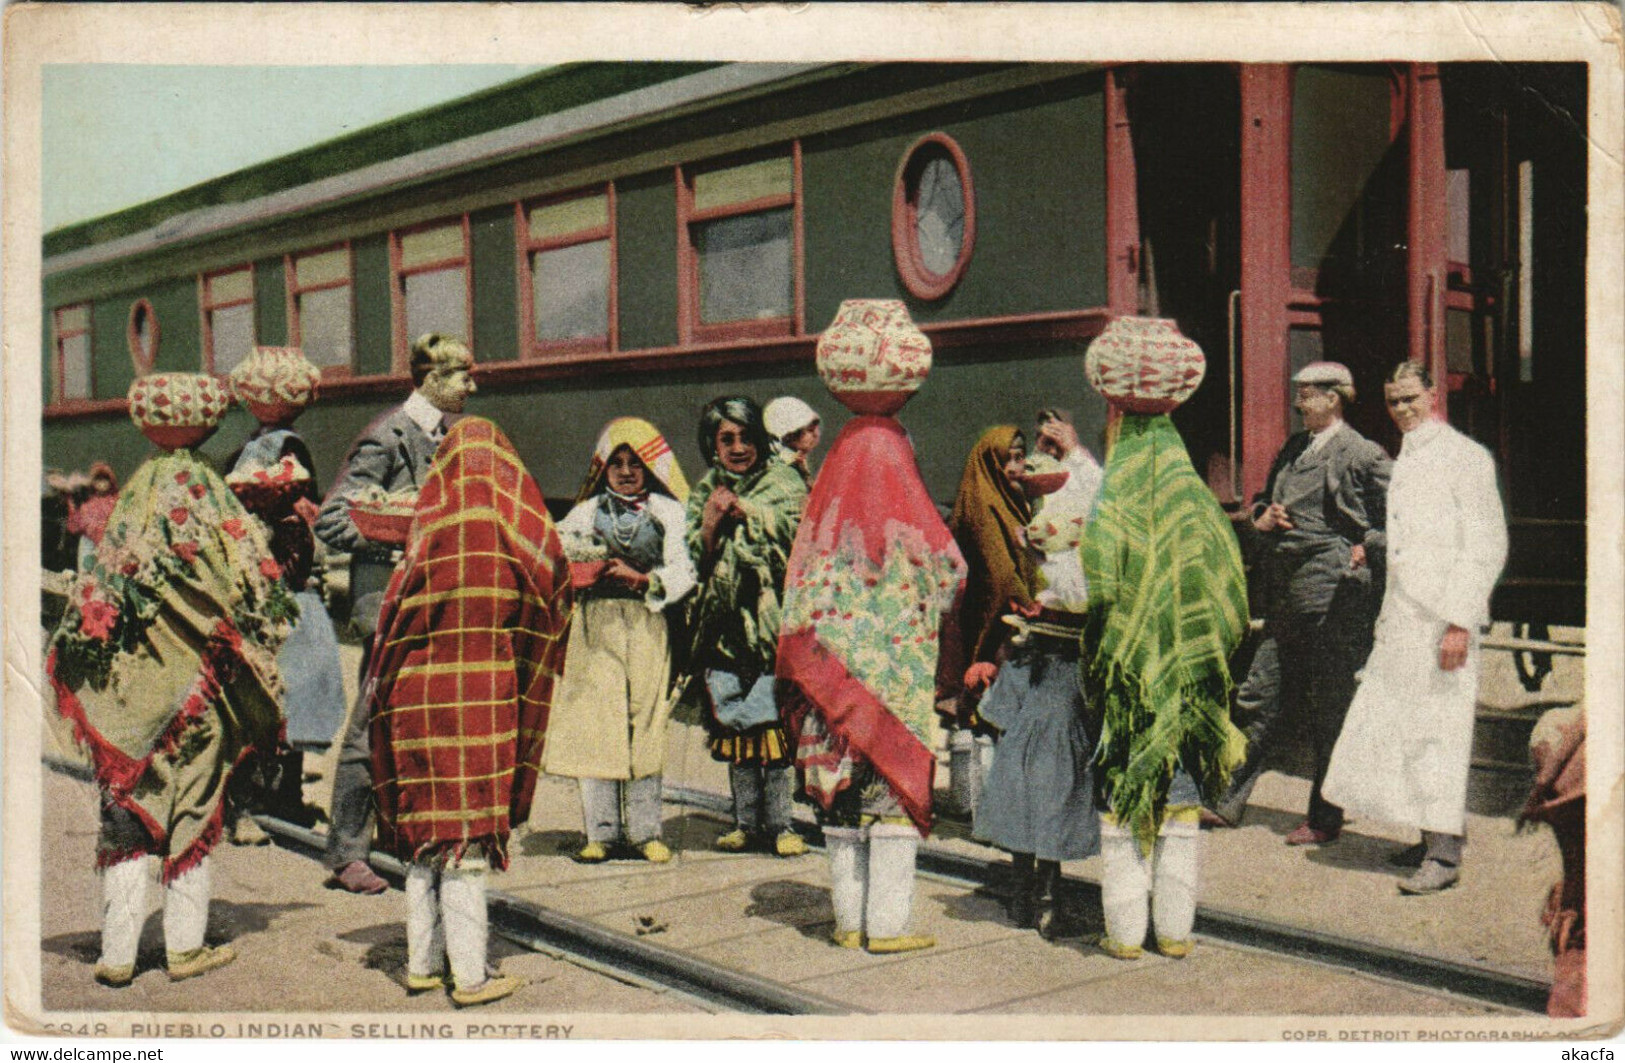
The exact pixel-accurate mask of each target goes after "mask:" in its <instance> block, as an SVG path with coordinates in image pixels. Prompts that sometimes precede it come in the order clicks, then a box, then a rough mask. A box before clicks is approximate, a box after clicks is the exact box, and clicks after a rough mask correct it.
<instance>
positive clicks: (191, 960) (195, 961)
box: [168, 945, 237, 982]
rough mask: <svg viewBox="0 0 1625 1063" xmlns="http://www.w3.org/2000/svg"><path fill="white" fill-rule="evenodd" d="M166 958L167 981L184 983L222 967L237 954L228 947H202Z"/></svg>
mask: <svg viewBox="0 0 1625 1063" xmlns="http://www.w3.org/2000/svg"><path fill="white" fill-rule="evenodd" d="M168 958H169V980H170V981H171V982H184V981H185V980H186V979H188V978H196V977H197V976H198V975H200V974H207V973H208V972H210V971H212V970H215V969H216V968H219V967H224V966H225V965H226V964H228V963H230V962H231V961H233V960H235V959H236V958H237V953H236V952H235V951H234V950H233V949H232V947H231V946H230V945H213V946H210V945H203V946H200V947H198V948H195V949H193V950H191V951H190V952H171V953H170V954H169V957H168Z"/></svg>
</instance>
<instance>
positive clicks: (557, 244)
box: [513, 181, 621, 359]
mask: <svg viewBox="0 0 1625 1063" xmlns="http://www.w3.org/2000/svg"><path fill="white" fill-rule="evenodd" d="M600 195H601V196H603V197H604V200H605V206H606V208H607V210H608V215H609V217H608V221H607V222H606V223H605V224H603V225H599V226H595V227H593V228H590V229H581V230H578V231H576V232H573V233H569V234H566V235H564V236H549V237H542V238H540V239H533V238H532V237H531V235H530V212H531V211H532V210H535V209H536V208H538V207H550V206H553V205H555V204H558V203H568V202H570V201H571V200H573V199H587V198H589V197H592V196H600ZM513 210H514V237H515V245H516V248H517V254H516V259H515V261H516V264H517V267H518V272H517V278H518V285H519V337H520V339H519V357H520V358H521V359H539V358H547V357H548V356H550V355H560V354H578V353H590V352H599V351H615V350H619V349H620V343H621V328H620V252H621V248H620V240H619V237H618V236H617V233H616V227H615V183H614V182H613V181H606V182H604V184H603V186H602V187H593V188H583V189H576V190H574V191H571V192H563V193H560V194H557V195H551V196H540V197H537V198H535V199H528V200H521V201H520V202H518V203H515V204H514V205H513ZM599 240H608V241H609V320H608V322H607V325H606V328H607V330H608V331H607V332H606V333H605V334H603V335H600V336H583V337H580V338H577V339H567V340H539V339H537V338H536V288H535V284H534V281H533V278H532V277H531V255H533V254H536V253H537V252H539V251H556V250H558V249H559V248H563V247H574V246H576V245H577V244H590V243H594V242H596V241H599Z"/></svg>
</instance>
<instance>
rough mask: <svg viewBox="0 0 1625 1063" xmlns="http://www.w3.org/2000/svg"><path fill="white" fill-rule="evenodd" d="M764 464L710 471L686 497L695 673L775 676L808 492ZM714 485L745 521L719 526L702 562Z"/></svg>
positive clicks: (786, 471) (789, 473)
mask: <svg viewBox="0 0 1625 1063" xmlns="http://www.w3.org/2000/svg"><path fill="white" fill-rule="evenodd" d="M761 457H762V460H761V463H760V464H758V465H757V467H756V468H754V469H752V470H751V471H750V472H747V473H743V474H740V473H732V472H729V471H728V470H726V469H724V468H721V467H720V466H716V467H713V468H712V469H711V470H710V471H709V472H707V473H706V474H705V476H704V477H703V478H701V480H700V482H699V483H698V484H695V485H694V492H693V493H692V494H691V495H689V496H688V553H689V557H691V558H692V559H693V560H694V566H695V568H696V569H697V570H698V572H699V574H700V586H699V591H698V593H697V594H696V595H695V598H694V605H693V617H692V623H693V632H694V638H693V647H694V650H693V664H694V666H695V667H697V668H719V669H722V670H724V671H731V672H737V673H740V674H750V675H765V674H769V673H771V672H772V671H773V663H774V658H775V653H776V650H777V648H778V641H779V611H780V597H781V595H782V594H783V588H784V572H785V568H786V567H787V566H788V565H789V563H790V546H791V544H792V543H793V542H794V540H795V535H796V527H797V526H798V525H799V524H800V523H801V507H802V506H803V505H805V504H806V501H807V485H806V483H804V482H803V481H802V479H801V476H800V474H799V473H797V472H796V471H795V470H794V469H792V468H790V466H788V465H786V464H784V463H783V462H782V461H774V460H773V459H772V456H771V455H768V454H763V455H762V456H761ZM719 486H725V487H728V488H730V489H731V490H732V491H733V492H734V493H735V494H736V495H738V496H739V500H740V503H741V504H742V506H743V507H744V509H745V511H746V512H747V514H748V516H747V517H746V518H745V519H744V520H729V521H724V523H723V524H722V526H721V527H720V528H719V529H718V530H717V537H716V553H715V555H714V556H713V557H712V558H711V559H710V562H709V563H707V560H706V558H705V557H704V538H703V533H702V528H701V525H702V522H703V520H704V515H705V501H706V499H708V498H710V497H711V492H712V491H715V490H716V489H717V488H718V487H719Z"/></svg>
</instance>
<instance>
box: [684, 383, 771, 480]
mask: <svg viewBox="0 0 1625 1063" xmlns="http://www.w3.org/2000/svg"><path fill="white" fill-rule="evenodd" d="M723 421H732V422H733V423H734V424H736V425H739V426H740V427H741V428H743V429H744V430H745V440H746V442H748V443H750V444H751V445H752V446H754V447H755V448H756V464H757V465H761V464H762V463H763V462H764V461H766V460H767V459H768V457H769V455H771V454H772V453H773V441H772V440H771V439H769V438H768V435H767V426H766V425H765V424H763V423H762V408H761V407H760V406H758V405H756V400H755V399H751V398H747V397H745V396H744V395H734V396H730V397H726V398H720V399H712V400H711V401H710V402H708V403H706V404H705V409H703V410H701V411H700V430H699V435H698V439H699V444H700V453H701V454H703V455H704V456H705V460H706V463H707V464H709V465H716V464H717V432H718V431H720V430H721V428H722V422H723Z"/></svg>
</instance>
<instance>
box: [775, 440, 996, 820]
mask: <svg viewBox="0 0 1625 1063" xmlns="http://www.w3.org/2000/svg"><path fill="white" fill-rule="evenodd" d="M964 580H965V562H964V560H963V559H962V558H961V556H960V553H959V549H958V548H957V547H956V546H955V545H954V540H953V536H952V535H951V534H950V533H949V531H948V529H947V527H945V526H944V525H943V523H942V518H941V517H939V516H938V515H937V509H936V506H935V505H933V504H932V501H931V496H930V494H929V493H928V492H927V491H926V489H925V484H924V482H923V481H922V480H921V478H920V470H919V467H918V465H916V464H915V460H914V451H913V448H912V447H911V446H910V445H909V442H908V437H907V435H906V433H904V431H903V426H902V425H900V424H898V423H897V422H896V421H895V420H893V419H892V418H890V417H869V416H860V417H855V418H853V419H852V420H851V421H849V422H848V423H847V425H846V427H845V428H843V429H842V430H841V434H840V436H839V437H838V438H837V439H836V440H835V445H834V446H833V447H832V448H831V450H830V454H829V459H828V460H827V461H826V462H825V463H824V468H823V471H822V472H821V473H820V474H819V477H818V482H817V484H816V485H815V486H814V487H813V492H812V497H811V498H809V499H808V501H807V511H806V514H805V515H804V516H803V517H802V520H801V530H800V532H799V533H798V534H797V535H796V541H795V549H794V550H793V551H792V552H791V555H790V567H789V573H788V576H787V578H786V583H785V592H784V624H783V634H782V636H781V637H780V640H779V662H778V674H779V676H780V677H781V678H783V679H788V680H790V681H792V682H794V683H795V684H796V685H797V686H798V687H799V688H800V690H801V693H802V696H803V698H805V700H806V701H807V702H808V703H809V704H810V705H811V707H812V711H813V712H815V713H817V714H818V717H819V719H820V720H821V721H822V722H823V724H824V728H825V730H827V731H828V732H829V734H830V735H831V736H832V738H833V742H831V743H830V748H829V749H828V750H826V751H821V755H823V756H825V757H826V758H830V759H833V761H834V762H835V763H834V764H832V765H825V766H824V767H826V768H830V769H833V771H834V773H835V774H836V775H837V780H836V781H835V782H833V783H832V784H831V785H828V786H816V785H814V779H813V776H814V775H815V774H816V771H815V770H814V769H817V768H818V767H819V765H816V764H815V765H812V766H811V767H809V785H808V791H809V793H814V794H815V795H816V796H817V797H818V798H819V799H820V800H821V801H823V802H824V805H825V807H826V808H827V807H829V804H830V803H831V802H833V800H834V798H835V795H836V794H837V793H838V792H839V791H840V790H841V788H842V787H843V785H844V783H845V779H844V778H843V777H841V773H840V771H839V763H840V761H841V760H842V759H843V758H842V754H843V753H844V752H845V751H846V750H848V749H849V750H851V751H852V752H855V753H857V754H858V755H860V756H861V757H862V758H863V759H864V760H866V761H867V762H868V763H870V764H871V765H873V766H874V768H875V770H876V771H877V772H879V773H880V775H881V777H882V778H884V779H885V780H886V782H887V783H888V784H889V785H890V786H891V789H892V791H893V792H894V793H895V794H896V795H897V798H898V801H899V803H900V804H901V805H902V806H903V808H904V810H905V811H906V812H907V813H908V815H909V818H910V819H912V820H913V821H914V823H915V825H916V826H917V827H919V829H920V831H921V833H924V832H926V831H927V830H929V829H930V826H931V785H932V776H933V773H934V771H935V769H936V757H935V756H934V755H933V754H932V752H931V745H930V741H931V740H930V733H931V718H932V715H933V703H934V697H933V695H934V690H935V687H934V678H935V675H936V670H937V647H938V641H937V635H938V628H939V626H940V624H941V621H942V616H943V614H944V613H946V612H947V611H949V610H950V609H952V607H953V604H954V600H955V599H956V598H957V597H958V595H959V591H960V588H961V587H962V586H963V584H964ZM803 767H808V765H805V764H804V765H803Z"/></svg>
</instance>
